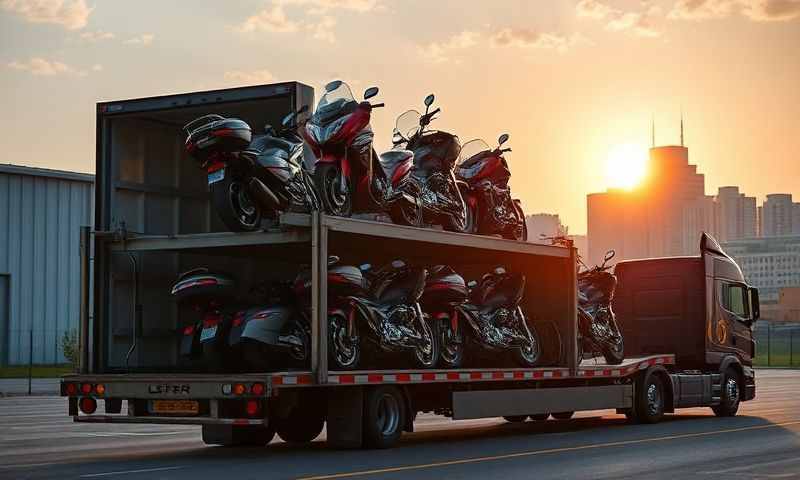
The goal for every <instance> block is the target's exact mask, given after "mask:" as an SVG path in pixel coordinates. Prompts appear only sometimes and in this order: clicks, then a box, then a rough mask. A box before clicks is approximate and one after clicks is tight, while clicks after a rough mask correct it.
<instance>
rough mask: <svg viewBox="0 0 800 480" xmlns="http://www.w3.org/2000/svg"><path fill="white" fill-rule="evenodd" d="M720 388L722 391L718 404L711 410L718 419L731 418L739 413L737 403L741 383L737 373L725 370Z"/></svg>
mask: <svg viewBox="0 0 800 480" xmlns="http://www.w3.org/2000/svg"><path fill="white" fill-rule="evenodd" d="M720 388H721V390H722V391H721V392H720V399H719V402H720V403H719V405H714V406H713V407H711V410H713V411H714V414H715V415H716V416H718V417H733V416H735V415H736V412H738V411H739V403H740V402H741V396H742V382H741V380H740V377H739V373H738V372H737V371H736V370H734V369H733V368H728V369H727V370H725V374H724V375H722V384H721V385H720Z"/></svg>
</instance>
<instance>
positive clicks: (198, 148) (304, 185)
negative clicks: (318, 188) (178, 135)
mask: <svg viewBox="0 0 800 480" xmlns="http://www.w3.org/2000/svg"><path fill="white" fill-rule="evenodd" d="M306 111H308V106H307V105H306V106H303V107H302V108H300V109H299V110H298V111H296V112H291V113H289V114H288V115H286V116H285V117H284V118H283V120H282V121H281V126H280V127H279V128H278V129H275V128H273V127H272V126H270V125H266V126H265V127H264V133H263V134H261V135H255V136H253V134H252V131H251V129H250V126H249V125H248V124H247V123H246V122H244V121H242V120H239V119H236V118H225V117H222V116H220V115H206V116H204V117H200V118H198V119H196V120H193V121H192V122H189V123H188V124H186V126H184V127H183V128H184V130H185V131H186V134H187V138H186V150H187V152H189V154H191V155H192V156H193V157H194V158H195V159H196V160H198V161H199V162H200V167H201V168H203V169H204V170H205V171H206V173H207V174H208V186H209V189H210V190H211V197H212V203H213V205H214V209H215V210H216V212H217V214H218V215H219V217H220V219H221V220H222V221H223V223H225V226H226V227H228V229H229V230H231V231H252V230H256V229H258V228H259V227H260V226H261V221H262V218H264V217H268V218H272V219H275V218H277V216H278V214H279V213H280V212H284V211H287V210H292V211H300V212H308V211H311V210H318V209H319V200H318V198H317V194H316V192H315V190H314V183H313V179H312V177H311V174H310V173H309V172H308V171H307V169H306V167H305V165H304V163H303V140H302V138H301V137H300V136H299V135H298V134H297V117H298V116H299V115H300V114H302V113H305V112H306Z"/></svg>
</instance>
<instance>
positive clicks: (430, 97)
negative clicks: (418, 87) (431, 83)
mask: <svg viewBox="0 0 800 480" xmlns="http://www.w3.org/2000/svg"><path fill="white" fill-rule="evenodd" d="M435 99H436V97H434V96H433V94H432V93H431V94H430V95H428V96H427V97H425V106H426V107H430V106H431V105H433V101H434V100H435Z"/></svg>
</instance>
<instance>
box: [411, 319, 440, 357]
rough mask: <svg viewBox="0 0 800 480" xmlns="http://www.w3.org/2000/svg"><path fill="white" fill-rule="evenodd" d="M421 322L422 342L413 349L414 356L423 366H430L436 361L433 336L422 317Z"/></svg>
mask: <svg viewBox="0 0 800 480" xmlns="http://www.w3.org/2000/svg"><path fill="white" fill-rule="evenodd" d="M420 323H421V324H422V339H423V342H424V343H423V344H422V345H420V346H418V347H417V348H415V349H414V356H415V357H416V358H417V361H418V362H419V364H420V365H421V366H423V367H431V366H433V365H434V364H435V363H436V348H435V344H434V342H435V340H434V338H433V331H432V330H431V326H430V325H428V322H426V321H425V320H424V319H420Z"/></svg>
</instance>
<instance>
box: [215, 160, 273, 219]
mask: <svg viewBox="0 0 800 480" xmlns="http://www.w3.org/2000/svg"><path fill="white" fill-rule="evenodd" d="M225 174H226V175H228V176H226V177H225V178H223V179H222V180H220V181H218V182H214V183H212V184H211V185H210V186H209V188H210V189H211V203H212V204H213V205H214V210H215V211H216V212H217V215H219V218H220V220H222V223H224V224H225V226H226V227H228V230H230V231H232V232H250V231H253V230H256V229H258V228H259V227H260V226H261V216H262V212H261V208H260V207H259V206H258V204H257V203H256V202H255V201H254V200H253V198H251V196H250V194H249V193H248V191H247V187H246V186H245V184H244V183H242V182H241V181H239V180H235V179H234V178H233V177H232V176H231V175H230V172H225Z"/></svg>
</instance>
